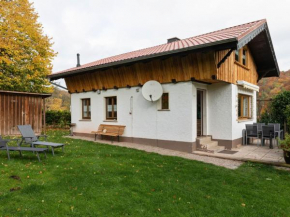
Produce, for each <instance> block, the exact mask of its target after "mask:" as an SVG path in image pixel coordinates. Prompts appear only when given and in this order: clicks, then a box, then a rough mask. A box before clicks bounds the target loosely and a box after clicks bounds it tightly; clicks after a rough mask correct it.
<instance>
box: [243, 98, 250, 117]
mask: <svg viewBox="0 0 290 217" xmlns="http://www.w3.org/2000/svg"><path fill="white" fill-rule="evenodd" d="M248 99H249V98H248V97H244V98H243V116H244V117H248V116H249V115H248V109H249V100H248Z"/></svg>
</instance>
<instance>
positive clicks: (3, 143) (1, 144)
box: [0, 136, 47, 162]
mask: <svg viewBox="0 0 290 217" xmlns="http://www.w3.org/2000/svg"><path fill="white" fill-rule="evenodd" d="M11 141H16V142H17V144H18V146H17V147H12V146H8V143H9V142H11ZM18 141H19V140H18V139H2V137H1V136H0V150H2V151H6V152H7V157H8V160H10V151H18V152H19V154H20V156H22V151H29V152H33V153H34V152H36V156H37V158H38V161H39V162H40V158H39V152H41V153H44V155H45V158H46V150H47V148H31V147H20V146H19V144H20V143H18Z"/></svg>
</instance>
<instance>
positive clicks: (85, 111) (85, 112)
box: [82, 99, 91, 119]
mask: <svg viewBox="0 0 290 217" xmlns="http://www.w3.org/2000/svg"><path fill="white" fill-rule="evenodd" d="M82 119H91V99H82Z"/></svg>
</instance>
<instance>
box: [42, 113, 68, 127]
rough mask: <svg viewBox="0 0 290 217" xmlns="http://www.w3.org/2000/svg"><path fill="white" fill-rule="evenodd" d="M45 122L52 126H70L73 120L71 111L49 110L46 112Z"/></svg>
mask: <svg viewBox="0 0 290 217" xmlns="http://www.w3.org/2000/svg"><path fill="white" fill-rule="evenodd" d="M45 122H46V124H47V125H49V126H52V127H60V128H64V127H68V126H69V124H70V122H71V113H70V112H69V111H66V110H64V111H56V110H48V111H46V113H45Z"/></svg>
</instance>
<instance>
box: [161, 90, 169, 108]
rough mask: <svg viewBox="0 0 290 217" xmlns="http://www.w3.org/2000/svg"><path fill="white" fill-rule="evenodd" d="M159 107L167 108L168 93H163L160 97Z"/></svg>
mask: <svg viewBox="0 0 290 217" xmlns="http://www.w3.org/2000/svg"><path fill="white" fill-rule="evenodd" d="M161 109H162V110H166V109H169V93H163V94H162V97H161Z"/></svg>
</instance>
